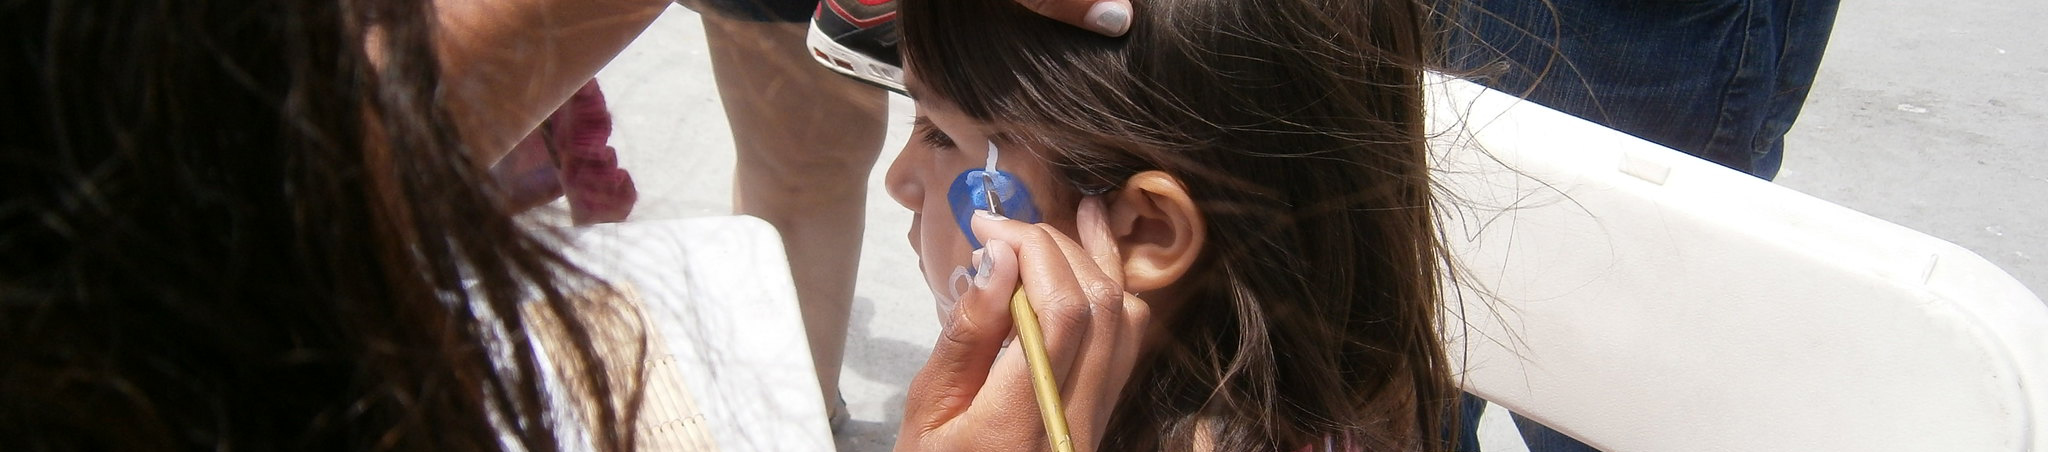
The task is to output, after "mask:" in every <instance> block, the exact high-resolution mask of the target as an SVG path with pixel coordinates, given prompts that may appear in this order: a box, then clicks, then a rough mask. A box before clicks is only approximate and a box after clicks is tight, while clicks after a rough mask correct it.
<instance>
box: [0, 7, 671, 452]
mask: <svg viewBox="0 0 2048 452" xmlns="http://www.w3.org/2000/svg"><path fill="white" fill-rule="evenodd" d="M434 17H435V14H434V12H433V9H432V5H431V2H429V1H425V0H353V1H338V2H337V1H325V0H141V1H123V2H104V1H69V0H24V1H13V0H10V1H0V43H4V44H0V87H4V88H0V89H4V90H6V93H5V94H0V115H5V117H4V118H0V196H4V198H0V450H433V451H471V450H507V449H509V450H527V451H549V450H557V449H559V448H560V446H561V445H562V443H563V441H564V440H567V439H572V437H574V436H576V435H574V434H572V433H571V432H569V431H566V430H567V428H568V427H567V426H570V425H574V424H579V422H577V421H576V420H574V418H573V417H575V416H581V417H582V419H581V420H582V421H584V422H580V424H583V425H586V426H588V427H589V428H590V432H591V433H593V435H591V436H592V437H591V438H590V440H591V441H593V442H595V443H596V444H595V445H596V446H597V448H598V449H599V450H607V451H614V450H616V451H623V450H629V449H631V448H632V447H633V436H632V432H631V430H630V429H629V428H628V426H631V425H632V413H633V410H632V409H631V407H632V406H633V405H635V404H636V403H637V402H635V400H637V399H638V398H639V397H638V396H637V395H636V394H638V391H637V390H631V389H617V387H615V386H613V385H612V384H611V381H612V380H613V379H609V378H601V377H600V378H589V377H594V376H599V375H600V374H599V373H600V372H602V370H603V369H604V368H605V365H606V364H607V363H609V362H611V361H612V360H610V359H606V358H604V357H600V356H597V355H596V351H595V347H594V346H593V345H592V344H593V343H594V342H595V341H596V339H598V338H604V337H607V335H609V334H615V333H611V332H607V331H601V330H599V329H597V328H594V327H592V325H593V323H591V322H590V320H593V319H595V318H594V317H592V316H594V315H596V314H595V313H593V312H592V311H589V310H585V309H583V306H584V304H583V303H581V302H580V300H583V299H584V298H582V297H579V296H578V295H577V294H578V293H582V292H583V291H585V290H591V288H592V287H601V286H596V285H583V284H585V283H592V281H590V280H589V278H587V277H583V276H579V275H582V273H580V272H578V271H576V270H575V267H574V266H572V265H570V264H569V263H568V262H567V261H565V260H564V259H563V258H562V256H561V255H560V254H558V253H556V252H555V251H553V250H552V249H551V248H550V247H549V245H548V243H546V241H545V240H543V238H541V237H536V236H535V235H534V234H532V233H531V232H529V231H528V230H527V229H525V228H522V227H520V226H519V225H518V224H516V222H515V221H514V220H513V219H512V218H511V217H510V216H509V215H508V214H507V212H506V211H505V209H504V208H503V207H502V206H501V205H500V204H499V202H498V201H497V199H498V197H496V196H494V195H493V194H492V193H490V192H488V191H487V190H488V189H489V188H488V187H490V186H491V184H490V183H489V181H488V180H487V178H486V173H485V172H484V171H482V170H481V168H482V166H481V165H479V164H478V162H476V161H473V160H472V159H471V158H470V157H469V155H470V152H468V151H467V149H466V147H465V146H464V144H463V143H462V142H460V140H459V139H458V137H460V136H461V135H460V134H459V133H458V132H459V131H458V130H456V129H455V128H454V126H453V124H454V123H455V122H454V121H452V120H451V118H450V117H449V113H448V112H447V110H446V109H445V107H444V104H445V103H446V102H447V101H448V99H444V98H442V97H441V93H443V91H442V90H440V89H439V88H440V79H439V71H438V63H437V61H436V59H435V56H434V53H433V51H434V46H433V39H432V38H433V36H434V33H435V27H434V23H433V18H434ZM536 299H537V300H538V301H534V302H533V306H535V307H534V308H531V309H532V310H533V311H536V312H540V313H543V315H546V316H549V317H552V318H553V319H554V320H555V322H556V323H555V325H558V327H559V330H558V333H557V334H561V335H563V336H564V339H563V340H562V341H561V342H560V343H562V344H565V345H566V347H563V348H564V349H558V350H551V353H550V354H551V355H553V356H557V357H561V358H563V359H558V360H556V361H554V362H555V363H557V365H558V367H557V369H556V370H557V371H559V372H560V375H563V376H565V377H569V378H568V379H571V380H573V379H575V378H576V377H578V376H582V377H586V378H583V379H582V380H581V381H582V382H583V383H582V384H574V383H572V384H571V385H572V386H571V387H570V388H569V390H570V392H571V394H568V395H567V397H568V398H569V399H571V400H576V399H583V400H588V401H590V403H591V404H592V405H591V406H593V407H594V408H593V409H591V410H590V411H588V412H585V413H582V414H575V412H574V411H572V410H570V409H568V408H569V407H562V406H557V405H558V404H557V403H555V400H556V399H555V398H554V397H551V394H550V393H549V391H548V390H547V388H548V385H546V384H545V382H544V379H543V377H542V376H543V375H544V373H543V369H542V367H543V364H542V363H541V361H540V359H539V355H540V352H539V351H538V350H537V347H536V345H535V342H534V340H533V339H532V337H533V335H532V334H530V332H531V331H532V326H533V323H532V322H529V321H528V316H527V315H526V313H527V310H525V309H521V306H522V304H523V303H525V302H527V301H529V300H536ZM626 320H631V319H626ZM623 339H625V340H626V341H627V343H633V342H631V340H632V338H623ZM633 358H634V357H631V356H629V357H626V358H624V359H629V360H630V359H633ZM624 364H625V366H623V367H625V368H627V369H638V368H639V367H638V361H637V360H632V361H624ZM629 372H630V370H629ZM615 389H617V390H616V392H617V394H614V392H615ZM621 400H623V401H621Z"/></svg>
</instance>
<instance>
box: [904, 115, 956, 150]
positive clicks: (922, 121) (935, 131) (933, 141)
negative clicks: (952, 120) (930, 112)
mask: <svg viewBox="0 0 2048 452" xmlns="http://www.w3.org/2000/svg"><path fill="white" fill-rule="evenodd" d="M910 127H911V130H913V131H915V132H916V133H917V137H918V139H920V140H924V144H925V145H926V146H931V147H935V148H939V149H953V147H954V144H953V137H950V136H946V132H942V131H939V126H937V125H933V124H932V120H931V119H929V118H926V117H923V116H918V117H917V119H913V120H911V122H910Z"/></svg>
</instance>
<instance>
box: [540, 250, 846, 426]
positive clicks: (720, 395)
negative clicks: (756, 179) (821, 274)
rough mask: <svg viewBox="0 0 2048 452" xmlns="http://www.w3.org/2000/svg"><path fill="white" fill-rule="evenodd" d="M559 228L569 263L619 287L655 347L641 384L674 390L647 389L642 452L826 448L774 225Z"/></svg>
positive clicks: (793, 289) (811, 369)
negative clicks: (564, 233)
mask: <svg viewBox="0 0 2048 452" xmlns="http://www.w3.org/2000/svg"><path fill="white" fill-rule="evenodd" d="M568 233H569V234H570V235H571V236H572V240H571V242H572V243H571V245H572V246H571V247H569V251H570V257H571V259H574V260H575V261H576V262H577V263H578V264H579V265H582V266H583V267H584V268H586V269H588V270H590V271H591V272H592V273H595V274H597V275H598V276H600V277H603V278H605V279H606V280H607V281H609V282H612V283H613V284H615V285H618V286H620V288H622V289H625V290H627V291H628V292H630V294H631V295H633V296H634V297H633V298H635V299H637V300H638V301H639V302H640V303H641V306H640V308H641V310H642V311H643V312H644V315H645V316H646V319H647V320H648V325H651V326H652V327H653V328H654V330H655V335H654V337H657V338H659V340H661V341H662V342H663V343H662V344H655V345H654V346H653V348H654V349H656V350H665V351H666V352H668V353H667V355H665V356H664V355H656V356H651V358H655V359H656V360H655V361H654V362H650V363H649V366H650V369H651V370H650V378H651V379H652V380H653V381H650V384H656V385H658V384H663V383H667V384H670V385H679V386H682V387H670V388H664V389H665V392H664V391H653V390H650V392H649V397H648V399H647V401H646V405H645V406H643V408H642V411H641V414H642V415H643V416H650V417H654V418H656V419H643V420H642V427H643V430H642V433H643V434H644V435H647V436H643V438H644V439H647V440H648V441H649V442H650V443H649V444H647V446H648V447H647V449H648V450H689V451H701V450H711V449H712V448H715V449H716V450H723V451H755V450H762V451H768V450H777V451H779V450H792V451H811V450H832V448H833V442H832V434H831V430H830V428H829V427H827V426H826V420H825V408H824V405H823V404H820V403H818V401H819V400H823V399H824V397H823V396H821V395H819V393H818V380H817V375H818V373H817V369H816V368H815V367H814V366H813V365H812V364H811V351H810V345H809V344H810V343H809V342H808V341H807V340H806V336H805V335H804V325H803V317H802V314H801V313H799V312H798V306H797V302H796V285H795V284H794V283H793V282H792V281H791V279H790V274H789V261H788V259H787V258H785V257H784V256H785V255H784V254H783V250H782V239H781V236H779V235H777V234H776V232H775V227H774V226H771V225H769V224H768V222H765V221H761V220H760V219H758V218H753V217H744V216H735V217H713V218H696V219H689V220H658V221H636V222H632V223H617V224H604V225H596V226H590V227H583V228H576V229H573V230H570V231H568ZM664 373H667V374H673V376H668V377H664V376H663V374H664ZM664 378H666V379H664ZM677 380H680V381H677ZM665 394H666V395H665ZM649 430H652V431H651V432H650V431H649ZM707 433H708V436H710V438H708V440H707V439H706V438H702V436H705V435H706V434H707ZM706 443H711V444H706ZM706 446H709V447H706Z"/></svg>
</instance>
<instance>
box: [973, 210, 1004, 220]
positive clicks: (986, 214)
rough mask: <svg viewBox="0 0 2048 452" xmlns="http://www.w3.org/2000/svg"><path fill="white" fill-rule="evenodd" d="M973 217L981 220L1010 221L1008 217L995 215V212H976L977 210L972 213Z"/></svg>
mask: <svg viewBox="0 0 2048 452" xmlns="http://www.w3.org/2000/svg"><path fill="white" fill-rule="evenodd" d="M974 216H977V217H981V218H982V219H984V220H993V221H1003V220H1008V219H1010V217H1005V216H1002V215H998V214H996V213H995V212H990V211H987V210H978V209H977V210H975V211H974Z"/></svg>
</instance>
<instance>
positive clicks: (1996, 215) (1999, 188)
mask: <svg viewBox="0 0 2048 452" xmlns="http://www.w3.org/2000/svg"><path fill="white" fill-rule="evenodd" d="M2044 22H2048V5H2044V4H2041V3H2038V2H2030V1H2027V0H1958V1H1954V2H1945V3H1942V4H1940V5H1938V6H1937V5H1935V4H1931V3H1925V2H1912V1H1904V0H1859V1H1856V2H1845V5H1844V6H1843V7H1842V11H1841V15H1840V18H1839V20H1838V22H1837V25H1836V28H1835V33H1834V37H1833V41H1832V42H1831V43H1830V45H1829V49H1828V54H1827V57H1826V60H1825V61H1824V63H1823V64H1822V65H1821V71H1820V75H1819V77H1818V80H1817V81H1816V86H1814V88H1813V92H1812V95H1811V97H1810V98H1809V99H1808V101H1807V104H1806V109H1805V111H1804V113H1803V115H1802V116H1801V117H1800V119H1799V123H1798V125H1797V126H1795V127H1794V128H1793V130H1792V133H1791V135H1790V136H1789V137H1788V138H1787V140H1788V144H1787V151H1786V158H1785V166H1784V170H1783V173H1782V174H1781V175H1780V177H1779V178H1778V183H1780V184H1783V185H1784V186H1787V187H1791V188H1793V189H1796V190H1799V191H1802V192H1806V193H1809V194H1812V195H1814V196H1818V197H1820V198H1822V199H1827V200H1830V201H1833V202H1836V203H1839V204H1842V205H1845V206H1848V207H1851V208H1854V209H1857V210H1860V211H1863V212H1866V213H1869V214H1871V215H1873V216H1876V217H1879V218H1883V219H1886V220H1890V221H1893V222H1896V223H1899V224H1902V225H1905V226H1908V227H1911V228H1914V229H1917V230H1920V231H1923V232H1926V233H1928V234H1931V235H1934V236H1936V237H1940V238H1943V239H1947V240H1949V241H1952V242H1955V243H1957V244H1960V245H1962V246H1964V247H1966V248H1969V249H1971V250H1973V251H1975V252H1977V253H1978V254H1981V255H1983V256H1984V257H1986V258H1988V259H1990V260H1991V261H1992V262H1994V263H1996V264H1998V265H2000V266H2001V267H2004V268H2005V269H2006V270H2007V271H2008V272H2010V273H2011V274H2012V275H2013V276H2014V277H2016V278H2018V279H2020V280H2021V281H2022V282H2024V283H2026V284H2027V285H2028V286H2029V287H2030V288H2032V289H2034V290H2035V291H2036V292H2048V233H2044V232H2048V225H2044V221H2043V220H2048V214H2044V213H2043V211H2042V210H2040V208H2039V207H2038V206H2041V205H2042V198H2044V197H2048V153H2043V152H2039V151H2038V150H2037V149H2036V147H2037V146H2040V145H2043V144H2048V131H2044V130H2048V127H2044V125H2048V120H2044V117H2043V115H2044V114H2048V46H2044V45H2043V44H2041V43H2040V41H2039V39H2038V37H2039V36H2040V32H2039V27H2040V24H2042V23H2044ZM599 79H600V80H601V81H602V82H603V85H604V88H605V91H606V93H607V95H608V96H607V97H608V99H609V100H610V102H611V105H612V108H613V111H614V113H615V114H616V116H617V121H616V122H617V123H616V130H617V132H616V134H615V135H614V138H613V144H614V145H616V146H617V147H618V148H619V153H620V155H619V158H620V160H621V162H622V164H623V166H625V167H626V168H628V169H630V170H631V171H632V172H633V173H634V176H635V179H636V180H637V181H638V183H639V184H640V185H639V188H640V191H641V196H642V198H641V201H640V204H639V206H638V208H637V210H636V211H635V213H634V215H633V218H635V219H663V218H681V217H695V216H708V215H725V214H728V213H729V211H730V206H731V196H732V190H731V177H732V176H731V168H732V165H733V152H732V139H731V136H730V133H729V132H728V131H727V129H726V124H725V117H724V112H723V110H722V107H720V105H719V103H718V94H717V90H716V89H715V85H713V82H712V77H711V70H710V65H709V59H708V56H707V54H706V51H705V44H704V39H703V30H702V27H701V26H700V24H699V21H698V18H697V16H696V14H694V13H692V12H690V11H688V10H686V9H683V8H681V7H672V8H670V10H669V11H668V13H667V14H665V15H664V16H662V17H661V19H660V20H659V21H657V22H656V23H655V24H654V26H653V27H652V28H651V29H649V30H648V31H647V32H646V34H644V35H643V36H642V37H641V38H640V39H639V40H638V41H637V42H635V43H634V44H633V45H632V46H631V47H630V48H628V49H627V50H626V51H625V53H624V54H622V55H621V56H620V57H619V58H618V59H617V60H615V61H614V62H613V63H612V64H611V66H610V67H608V68H606V69H605V70H604V71H603V72H601V73H600V74H599ZM908 107H909V104H908V102H907V101H906V100H905V99H901V98H896V99H892V104H891V108H892V112H891V116H892V118H891V120H890V123H891V125H890V131H889V132H890V134H889V141H888V145H886V149H885V151H884V154H883V157H882V162H884V165H883V166H886V162H888V161H889V160H890V159H891V158H893V156H894V154H895V150H896V149H897V148H898V147H900V146H901V145H902V143H903V140H904V136H905V133H906V131H907V129H908V127H907V123H908V121H907V120H906V118H907V115H908V112H909V109H908ZM818 126H825V125H819V124H792V125H791V127H818ZM883 169H884V168H882V167H877V168H876V169H875V172H874V175H875V177H874V180H873V181H871V182H870V188H869V193H868V199H869V201H868V206H867V209H868V212H869V213H868V221H867V225H866V228H867V229H866V231H867V232H866V238H865V240H864V243H863V246H864V247H865V248H864V249H865V252H864V255H863V257H862V259H861V266H860V269H859V271H860V282H859V287H858V288H857V289H856V292H857V293H856V297H857V300H856V304H855V307H854V311H853V324H852V331H851V334H850V337H849V338H848V342H849V346H848V350H847V356H846V370H845V373H844V377H843V381H842V387H843V388H844V391H845V394H846V399H847V401H848V402H849V403H850V408H851V414H852V418H853V419H852V422H850V423H849V424H848V425H847V426H846V428H845V429H844V430H843V431H842V432H841V434H840V435H839V440H840V446H841V449H842V450H854V451H868V450H887V449H888V447H889V445H890V444H891V442H893V439H894V435H895V429H896V425H895V419H897V418H898V417H899V416H900V414H901V412H902V399H903V391H904V389H905V387H906V386H907V384H908V382H909V381H910V378H911V376H912V375H913V374H915V372H916V371H917V368H918V367H919V366H921V365H922V364H923V362H924V359H925V356H926V355H927V354H928V353H929V351H930V344H931V341H932V339H933V338H934V337H935V336H936V334H937V332H938V324H937V321H936V320H935V318H934V313H933V308H932V306H931V304H930V303H931V302H930V300H931V296H930V294H929V292H928V291H927V290H926V289H925V287H924V283H923V280H922V278H921V277H919V276H918V272H917V266H916V265H917V264H916V258H915V257H914V256H912V255H911V254H910V248H909V247H908V246H907V245H906V244H905V242H904V232H905V231H907V230H908V228H909V224H908V223H909V220H910V216H909V215H908V212H907V211H906V210H904V209H903V208H901V207H899V206H897V205H896V203H895V202H893V201H891V200H890V199H889V198H888V197H887V195H886V194H885V193H883V191H882V188H881V186H880V185H879V181H880V178H881V173H882V170H883ZM1502 417H1504V416H1488V419H1487V421H1483V422H1482V424H1483V425H1482V428H1483V429H1484V430H1485V431H1487V432H1489V433H1488V434H1487V441H1486V442H1487V443H1488V444H1498V443H1497V442H1496V441H1495V439H1496V438H1502V439H1505V438H1511V437H1512V435H1513V434H1512V428H1511V427H1505V426H1504V424H1503V423H1502V422H1500V421H1499V420H1498V419H1499V418H1502Z"/></svg>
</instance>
